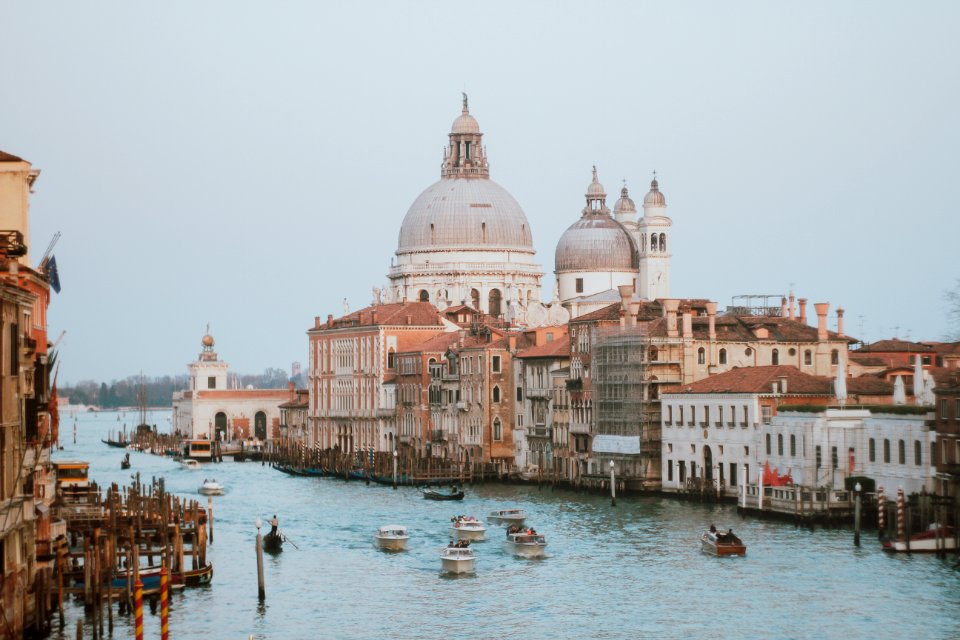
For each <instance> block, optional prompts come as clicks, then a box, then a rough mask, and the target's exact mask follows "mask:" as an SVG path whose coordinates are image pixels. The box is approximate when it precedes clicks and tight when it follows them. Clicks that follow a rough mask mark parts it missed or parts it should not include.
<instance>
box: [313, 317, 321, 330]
mask: <svg viewBox="0 0 960 640" xmlns="http://www.w3.org/2000/svg"><path fill="white" fill-rule="evenodd" d="M313 328H314V329H319V328H320V316H313Z"/></svg>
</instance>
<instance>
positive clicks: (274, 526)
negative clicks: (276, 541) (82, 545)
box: [270, 514, 280, 536]
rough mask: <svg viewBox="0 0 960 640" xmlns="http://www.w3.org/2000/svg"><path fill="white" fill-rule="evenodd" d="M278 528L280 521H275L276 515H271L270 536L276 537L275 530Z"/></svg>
mask: <svg viewBox="0 0 960 640" xmlns="http://www.w3.org/2000/svg"><path fill="white" fill-rule="evenodd" d="M279 526H280V521H279V520H277V514H273V517H272V518H270V535H272V536H275V535H277V528H278V527H279Z"/></svg>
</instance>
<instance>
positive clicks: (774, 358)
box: [770, 349, 780, 365]
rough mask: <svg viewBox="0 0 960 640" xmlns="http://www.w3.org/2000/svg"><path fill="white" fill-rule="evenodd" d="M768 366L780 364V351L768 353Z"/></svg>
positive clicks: (775, 350)
mask: <svg viewBox="0 0 960 640" xmlns="http://www.w3.org/2000/svg"><path fill="white" fill-rule="evenodd" d="M770 364H772V365H778V364H780V350H779V349H774V350H773V351H772V352H771V353H770Z"/></svg>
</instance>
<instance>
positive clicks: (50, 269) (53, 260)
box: [47, 256, 60, 293]
mask: <svg viewBox="0 0 960 640" xmlns="http://www.w3.org/2000/svg"><path fill="white" fill-rule="evenodd" d="M47 279H48V280H50V288H51V289H53V290H54V291H56V292H57V293H60V272H59V271H57V256H50V259H49V260H47Z"/></svg>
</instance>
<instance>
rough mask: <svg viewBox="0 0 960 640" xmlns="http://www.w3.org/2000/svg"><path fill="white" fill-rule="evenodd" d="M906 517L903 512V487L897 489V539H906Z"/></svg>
mask: <svg viewBox="0 0 960 640" xmlns="http://www.w3.org/2000/svg"><path fill="white" fill-rule="evenodd" d="M906 538H907V529H906V517H905V514H904V499H903V487H900V488H899V489H897V540H906Z"/></svg>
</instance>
